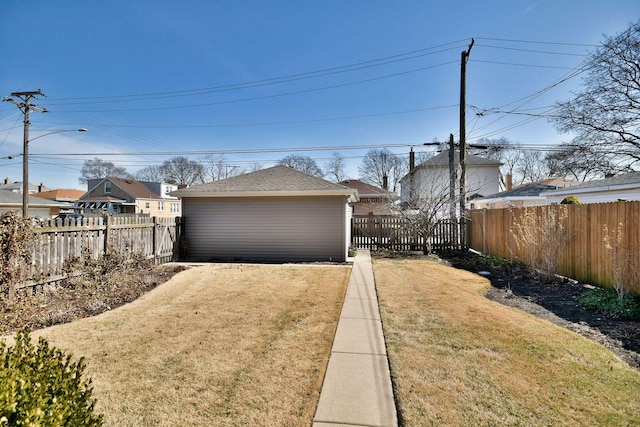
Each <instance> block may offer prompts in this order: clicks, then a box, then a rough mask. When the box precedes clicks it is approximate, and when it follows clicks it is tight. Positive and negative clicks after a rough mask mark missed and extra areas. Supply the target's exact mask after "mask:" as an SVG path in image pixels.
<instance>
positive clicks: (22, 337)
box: [0, 329, 103, 426]
mask: <svg viewBox="0 0 640 427" xmlns="http://www.w3.org/2000/svg"><path fill="white" fill-rule="evenodd" d="M84 368H85V364H84V359H83V358H80V360H79V361H78V362H75V363H74V362H72V360H71V355H65V354H64V353H63V352H62V351H60V350H57V349H55V348H53V347H51V346H49V344H48V343H47V341H46V340H45V339H44V338H42V337H41V338H40V340H39V342H38V345H37V347H36V346H34V345H33V344H32V343H31V338H30V331H29V329H23V330H22V331H19V332H18V333H17V334H16V343H15V345H14V346H13V347H7V345H6V342H5V341H2V342H0V425H9V426H101V425H102V423H103V421H102V418H103V417H102V415H96V414H94V405H95V400H92V399H91V392H92V389H91V380H90V379H89V380H88V381H85V380H83V379H82V374H83V372H84Z"/></svg>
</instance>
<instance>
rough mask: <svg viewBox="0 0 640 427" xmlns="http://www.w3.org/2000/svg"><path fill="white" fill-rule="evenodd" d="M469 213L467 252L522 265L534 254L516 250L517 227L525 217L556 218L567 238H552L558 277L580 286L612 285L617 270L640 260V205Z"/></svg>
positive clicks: (542, 207)
mask: <svg viewBox="0 0 640 427" xmlns="http://www.w3.org/2000/svg"><path fill="white" fill-rule="evenodd" d="M561 210H564V213H562V211H561ZM469 214H470V219H471V225H470V236H469V237H470V240H469V242H470V247H471V248H473V249H475V250H477V251H480V252H482V253H485V254H489V255H495V256H499V257H502V258H507V259H518V260H521V261H525V262H526V261H527V260H529V259H530V255H531V252H530V251H532V250H535V249H534V248H531V247H524V246H523V245H518V242H517V236H516V234H515V233H516V230H517V228H516V227H517V225H518V224H523V223H526V222H527V221H526V220H525V219H524V218H525V216H526V215H527V214H529V215H533V217H534V218H541V219H544V218H551V217H552V218H556V219H557V221H561V222H562V224H561V227H559V228H561V229H562V230H563V231H562V233H563V234H566V239H563V237H565V236H561V235H558V236H555V238H557V239H558V240H560V239H562V240H563V241H564V243H563V244H562V245H561V248H560V253H559V254H558V257H557V261H558V273H559V274H561V275H564V276H567V277H571V278H574V279H577V280H579V281H581V282H584V283H593V284H598V285H601V286H611V285H612V283H613V282H612V281H613V278H614V269H615V268H616V265H618V266H619V265H620V264H619V263H620V262H622V261H623V260H630V261H633V260H640V202H626V201H620V202H613V203H598V204H586V205H551V206H537V207H530V208H517V209H483V210H473V211H470V212H469ZM638 265H640V264H638Z"/></svg>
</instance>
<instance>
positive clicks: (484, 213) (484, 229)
mask: <svg viewBox="0 0 640 427" xmlns="http://www.w3.org/2000/svg"><path fill="white" fill-rule="evenodd" d="M482 253H483V254H485V255H486V254H487V208H484V209H482Z"/></svg>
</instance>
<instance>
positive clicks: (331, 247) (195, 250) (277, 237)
mask: <svg viewBox="0 0 640 427" xmlns="http://www.w3.org/2000/svg"><path fill="white" fill-rule="evenodd" d="M182 204H183V213H184V218H185V236H186V238H187V241H188V243H189V258H191V259H193V260H200V261H207V260H212V259H213V260H215V259H221V260H246V261H251V260H256V261H328V260H332V261H344V260H345V259H346V250H345V241H346V239H347V227H346V221H345V204H346V198H345V197H341V196H335V197H321V198H320V197H313V198H310V197H229V198H224V197H216V198H184V199H183V200H182Z"/></svg>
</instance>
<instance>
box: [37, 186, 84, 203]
mask: <svg viewBox="0 0 640 427" xmlns="http://www.w3.org/2000/svg"><path fill="white" fill-rule="evenodd" d="M83 195H84V191H82V190H69V189H64V188H60V189H57V190H47V191H39V192H38V193H35V194H34V196H36V197H40V198H42V199H49V200H53V201H56V202H62V203H73V202H75V201H76V200H79V199H80V197H82V196H83Z"/></svg>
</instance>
